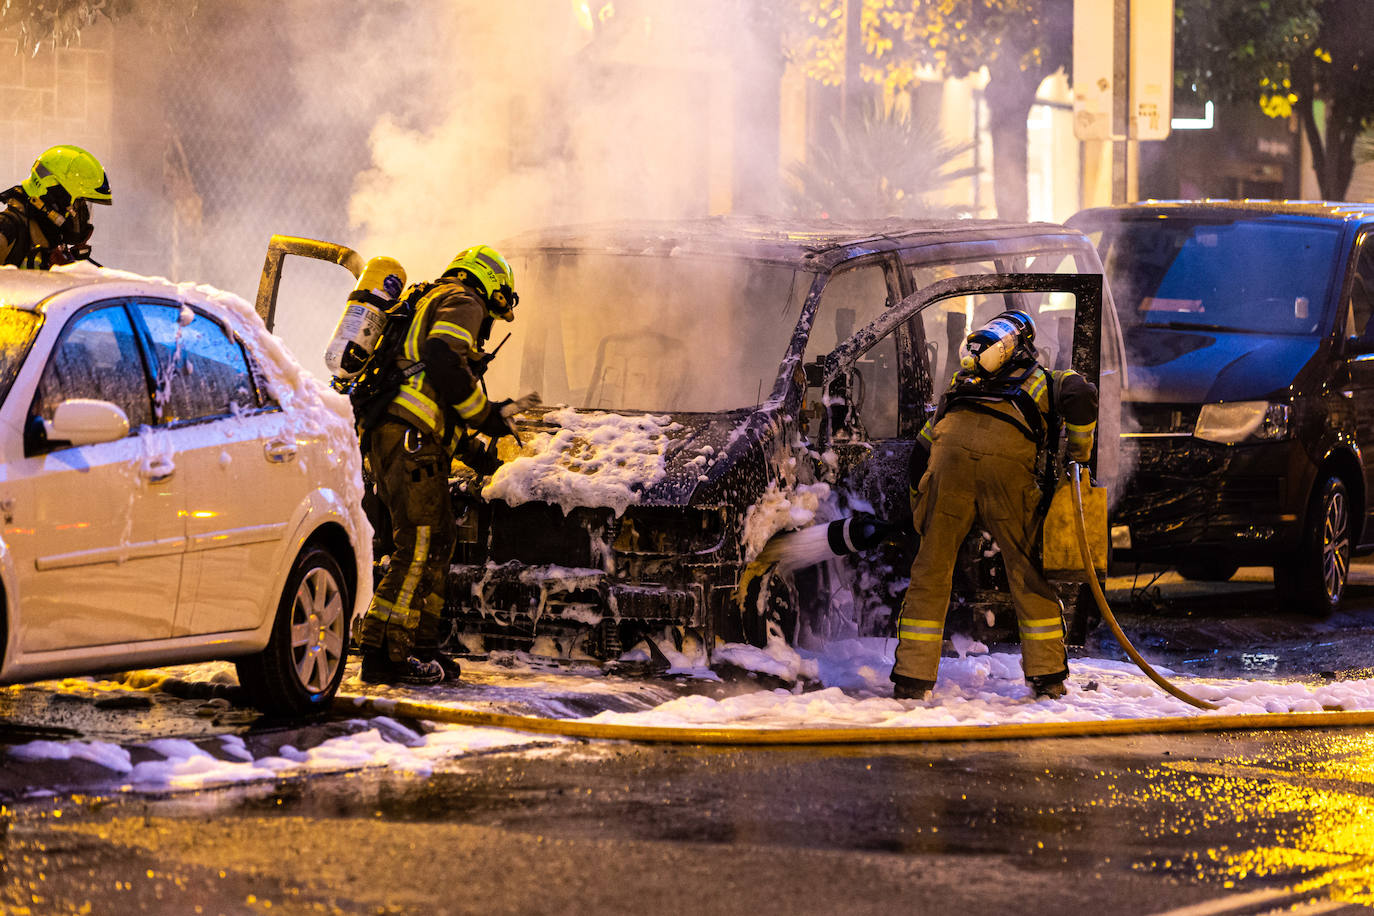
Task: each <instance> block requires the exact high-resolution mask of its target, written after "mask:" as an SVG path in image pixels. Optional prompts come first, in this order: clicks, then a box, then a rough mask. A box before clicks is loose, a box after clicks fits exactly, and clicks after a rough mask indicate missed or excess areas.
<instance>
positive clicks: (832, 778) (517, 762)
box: [0, 731, 1374, 916]
mask: <svg viewBox="0 0 1374 916" xmlns="http://www.w3.org/2000/svg"><path fill="white" fill-rule="evenodd" d="M1372 806H1374V736H1370V735H1366V734H1361V733H1354V732H1348V731H1347V732H1334V733H1323V734H1314V733H1306V732H1304V733H1282V734H1280V733H1258V734H1248V735H1232V736H1175V737H1168V738H1165V737H1150V736H1142V737H1133V738H1116V739H1111V740H1105V739H1065V740H1055V741H1029V742H1021V743H1011V742H1007V743H1000V742H999V743H994V744H979V745H977V746H974V745H947V746H940V747H935V746H928V745H927V746H913V747H900V748H883V749H878V750H874V749H870V748H844V749H833V748H832V749H817V748H811V749H808V748H793V749H788V750H771V751H757V750H754V751H750V750H737V749H708V748H690V747H686V748H676V747H675V748H656V747H642V746H632V745H623V744H617V743H598V744H581V743H571V744H558V745H549V746H545V747H543V748H542V749H540V750H535V751H531V750H530V749H528V748H526V749H523V750H522V751H521V752H519V753H495V754H489V755H484V756H480V757H477V758H474V759H471V760H468V761H467V762H466V763H465V764H464V766H463V767H462V769H461V770H460V771H458V772H452V773H443V774H435V775H433V776H431V777H429V778H426V779H414V778H406V777H404V776H403V775H400V774H388V773H386V772H376V771H372V772H368V773H363V774H352V775H347V776H335V777H329V778H323V779H314V780H311V781H309V782H296V783H290V784H286V785H275V786H252V787H246V788H239V789H235V790H232V791H220V792H204V793H195V794H193V795H192V796H190V797H185V796H182V797H177V798H169V799H157V798H152V799H123V800H118V799H110V798H101V797H77V798H74V799H63V800H58V799H53V800H51V801H50V802H47V803H44V804H36V803H30V804H28V805H26V806H25V807H24V808H23V809H22V810H20V811H11V812H9V814H8V817H7V819H6V823H5V825H4V826H5V829H4V835H3V840H4V850H5V861H6V865H5V871H4V881H3V883H0V911H3V912H20V911H21V910H20V909H19V907H27V908H28V909H25V910H22V912H32V913H73V912H92V913H127V912H148V913H178V914H179V913H192V912H205V913H321V912H324V913H477V912H482V913H548V912H559V913H620V912H636V913H642V912H656V911H670V912H701V913H745V912H748V913H758V914H770V913H778V914H789V916H791V914H796V913H799V912H814V913H822V912H835V913H840V912H843V913H875V914H886V916H890V914H892V913H897V912H900V913H915V914H926V913H930V914H937V913H938V914H947V913H951V912H962V911H966V910H969V911H976V912H979V913H1017V914H1038V913H1045V914H1061V913H1062V912H1064V911H1065V910H1066V908H1071V907H1080V908H1086V911H1088V912H1100V913H1113V914H1117V913H1120V914H1137V913H1138V914H1150V913H1174V914H1177V916H1183V914H1185V913H1187V914H1199V913H1209V914H1225V913H1261V912H1299V913H1317V912H1356V911H1357V910H1358V909H1359V907H1361V906H1362V905H1364V904H1369V903H1371V902H1374V827H1371V823H1374V818H1371V816H1370V815H1371V813H1374V812H1371V810H1370V809H1371V807H1372ZM5 906H8V907H10V909H8V910H6V909H4V907H5ZM1190 907H1191V908H1194V909H1189V908H1190ZM1290 908H1291V909H1290Z"/></svg>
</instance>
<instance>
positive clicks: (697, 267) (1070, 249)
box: [449, 218, 1120, 659]
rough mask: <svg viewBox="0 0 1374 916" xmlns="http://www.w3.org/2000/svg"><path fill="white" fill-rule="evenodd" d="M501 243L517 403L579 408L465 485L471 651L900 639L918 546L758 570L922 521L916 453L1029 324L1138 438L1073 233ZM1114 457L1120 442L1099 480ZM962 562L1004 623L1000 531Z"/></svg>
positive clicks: (660, 233) (463, 537) (912, 229)
mask: <svg viewBox="0 0 1374 916" xmlns="http://www.w3.org/2000/svg"><path fill="white" fill-rule="evenodd" d="M502 251H504V252H507V254H508V256H509V257H510V258H511V260H512V264H513V266H514V268H515V270H516V273H517V275H518V276H519V277H520V283H521V296H522V300H521V301H522V304H521V309H522V311H521V316H520V323H519V325H518V326H517V337H520V336H521V335H523V337H522V339H519V340H517V339H516V337H513V338H512V340H511V344H510V348H511V351H512V352H505V353H503V358H502V361H501V364H504V365H506V366H509V367H512V368H511V370H510V371H511V372H512V373H514V374H513V375H512V376H511V377H510V378H508V379H507V380H506V381H503V382H502V384H501V387H502V390H505V388H512V389H514V388H518V389H519V390H538V391H539V392H540V393H541V395H542V397H543V400H544V403H545V404H546V405H558V406H552V407H549V406H546V407H542V408H539V409H537V410H533V411H528V412H526V413H525V414H523V415H522V417H521V422H520V429H521V434H522V438H523V445H522V446H521V447H519V448H516V447H514V446H512V447H511V448H509V449H504V450H503V457H504V458H505V459H506V464H505V466H504V467H503V468H502V469H501V470H500V471H499V472H498V473H497V474H496V475H495V477H494V478H491V479H490V480H489V481H484V480H480V479H477V478H476V477H474V476H472V475H464V474H462V473H461V469H460V474H459V476H458V477H457V478H456V479H455V482H454V487H453V490H454V498H455V504H456V507H457V508H458V511H459V514H460V516H461V518H462V521H461V522H460V532H459V547H458V551H457V553H456V555H455V562H454V566H453V569H452V576H451V579H450V582H449V610H450V612H451V613H452V614H453V615H454V618H455V622H456V630H457V633H458V635H459V637H460V638H462V639H463V640H464V641H465V643H466V644H468V645H469V646H475V645H476V641H475V638H476V637H480V638H481V640H482V643H483V645H484V646H485V647H487V648H492V647H497V646H516V647H520V646H528V645H530V644H531V642H532V641H533V640H535V639H537V638H539V637H541V636H545V637H549V638H550V639H552V640H553V644H554V645H556V646H557V647H558V651H561V652H565V653H568V652H572V653H577V654H580V655H588V656H591V657H594V658H602V659H610V658H615V657H616V656H617V654H618V653H619V652H620V651H621V650H622V649H628V648H630V647H631V646H633V645H634V644H635V643H636V642H637V641H638V640H639V638H640V636H641V635H646V634H662V633H663V632H664V630H665V629H667V630H669V631H671V632H672V634H673V635H674V637H675V638H676V639H678V640H682V639H684V638H698V639H701V640H702V641H703V642H704V643H705V644H706V645H707V646H710V645H713V644H714V642H715V640H717V639H722V640H725V641H731V642H733V641H749V642H753V643H755V644H757V645H763V644H765V643H766V641H767V640H768V638H769V636H770V634H771V635H772V636H773V637H778V636H781V637H783V638H786V639H788V640H800V641H803V642H804V641H806V640H807V639H808V638H811V637H820V636H834V635H874V634H880V633H882V632H885V631H886V628H887V626H888V624H889V621H890V619H891V616H892V614H893V613H894V611H895V609H896V608H897V607H898V606H899V604H900V600H901V595H902V590H903V587H904V586H905V582H906V574H907V568H908V566H909V564H910V560H911V556H912V552H913V551H914V548H915V543H914V541H912V539H910V538H906V539H902V538H896V539H894V540H893V541H892V542H890V543H888V544H886V545H884V546H883V547H881V548H879V549H877V550H873V551H867V552H865V553H863V554H862V555H858V556H853V557H849V558H846V559H844V560H842V561H836V562H834V563H830V564H825V565H821V566H815V567H810V568H807V569H802V570H797V571H791V570H787V569H786V568H785V567H782V566H779V567H765V568H763V569H759V568H757V566H758V563H757V562H756V561H757V560H758V558H759V556H760V553H761V548H762V546H763V545H764V544H765V543H766V542H767V541H768V539H769V537H770V536H771V535H773V534H775V533H777V532H779V531H785V530H788V529H790V528H794V527H797V526H800V525H804V524H814V523H823V522H829V521H832V520H833V519H835V518H837V517H842V516H845V515H848V514H852V513H854V512H864V513H869V514H872V515H873V516H876V517H878V518H881V519H884V520H888V521H892V522H894V523H895V524H897V525H898V526H901V525H902V524H903V523H904V522H905V520H906V519H907V518H908V517H909V514H910V508H909V504H908V497H907V493H908V483H907V465H908V459H909V455H910V451H911V448H912V446H913V443H914V440H915V438H916V436H917V434H918V432H919V430H920V428H921V426H922V425H923V424H924V423H925V421H926V419H927V417H928V416H929V414H930V412H931V411H932V410H933V409H934V407H935V399H936V398H937V397H938V393H939V392H940V391H941V390H942V389H943V387H944V384H945V381H946V380H947V379H948V377H949V375H950V374H951V373H952V372H953V371H954V368H956V367H957V365H958V353H957V348H958V345H959V343H960V342H961V341H962V340H963V338H964V337H965V336H966V334H967V333H968V329H969V328H970V327H976V326H977V325H978V324H979V323H980V322H982V321H985V320H986V319H987V318H988V317H990V316H992V315H995V314H997V313H999V312H1001V311H1003V310H1005V309H1007V308H1012V307H1016V308H1022V309H1026V310H1028V311H1030V312H1032V313H1033V314H1034V315H1035V316H1036V320H1037V323H1038V325H1039V326H1040V327H1041V328H1042V331H1041V334H1040V337H1039V338H1038V339H1037V342H1038V343H1040V344H1041V349H1042V352H1043V353H1044V354H1045V357H1046V358H1047V359H1048V364H1052V365H1056V366H1060V367H1067V366H1069V365H1073V366H1074V368H1077V369H1079V370H1080V371H1083V372H1085V373H1087V374H1089V375H1090V377H1092V378H1094V379H1098V378H1099V376H1101V379H1102V381H1103V384H1104V392H1105V397H1104V405H1107V406H1104V410H1103V425H1104V427H1105V428H1106V429H1108V430H1110V433H1109V434H1108V435H1107V436H1104V438H1105V439H1106V441H1107V442H1109V443H1115V441H1116V435H1115V425H1114V420H1113V418H1112V416H1108V415H1109V414H1113V408H1111V407H1110V405H1112V404H1113V403H1114V399H1113V395H1112V392H1114V391H1115V388H1116V386H1117V385H1118V384H1119V377H1118V374H1119V365H1120V337H1119V333H1118V331H1117V327H1116V322H1115V318H1114V317H1113V316H1112V315H1111V312H1110V309H1109V308H1107V307H1104V306H1103V304H1102V297H1101V293H1100V286H1101V280H1100V276H1099V274H1100V264H1099V263H1098V261H1097V258H1096V254H1095V252H1094V251H1093V249H1092V247H1091V245H1090V244H1088V242H1087V240H1086V239H1085V238H1083V237H1082V236H1081V235H1080V234H1078V233H1076V232H1073V231H1070V230H1065V229H1064V228H1062V227H1059V226H1053V225H1049V224H1026V225H1021V224H1010V223H1000V222H981V221H969V220H963V221H942V222H928V223H912V222H902V223H896V222H883V223H877V224H866V225H858V226H845V225H831V224H821V225H818V226H806V227H802V226H797V225H794V224H785V225H784V224H778V223H759V222H745V221H740V220H736V219H732V218H725V219H709V220H700V221H694V222H686V223H681V222H679V223H671V224H633V225H626V224H619V225H603V226H595V227H585V228H569V229H562V230H556V231H546V232H541V233H537V234H530V235H527V236H524V237H521V238H517V239H514V240H507V241H505V242H503V243H502ZM1025 275H1030V276H1025ZM493 384H495V383H493ZM1114 462H1115V457H1114V454H1111V453H1110V449H1108V450H1105V451H1104V453H1103V454H1102V455H1100V456H1099V476H1100V477H1104V479H1110V477H1111V476H1112V473H1113V468H1114V466H1115V464H1114ZM965 560H966V562H965V563H963V564H961V568H960V571H959V581H957V582H956V584H955V588H956V592H957V593H958V596H959V599H960V600H963V601H965V603H966V604H967V606H968V607H969V609H970V610H972V608H973V602H974V600H975V596H974V593H975V590H976V589H979V588H982V589H991V591H990V592H989V591H981V592H979V593H978V598H977V600H978V601H980V602H982V603H983V604H985V605H987V606H988V607H992V608H994V609H995V608H998V607H1000V605H1001V599H1000V598H999V595H998V593H997V589H998V587H999V585H1002V587H1003V589H1004V582H1005V579H1004V577H1002V576H1001V574H1000V562H999V560H998V558H997V556H996V551H995V549H993V545H992V544H991V543H990V541H989V540H988V539H987V538H986V536H985V535H984V536H982V537H981V538H980V537H979V536H978V533H977V532H975V534H974V536H972V537H971V538H970V542H969V544H968V545H967V549H966V557H965ZM751 562H754V563H755V567H756V568H754V569H753V570H752V571H749V568H750V564H751ZM747 571H749V572H747ZM1007 606H1008V607H1009V604H1008V605H1007ZM973 619H974V620H976V621H978V622H980V623H982V622H984V621H985V620H990V619H991V618H990V617H988V616H987V615H985V614H977V615H974V616H973ZM546 645H548V644H547V643H546Z"/></svg>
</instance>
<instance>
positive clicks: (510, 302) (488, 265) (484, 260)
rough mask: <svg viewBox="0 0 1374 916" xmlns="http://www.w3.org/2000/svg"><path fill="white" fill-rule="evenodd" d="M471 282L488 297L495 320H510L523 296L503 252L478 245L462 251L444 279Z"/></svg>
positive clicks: (488, 246) (451, 263)
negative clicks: (517, 291)
mask: <svg viewBox="0 0 1374 916" xmlns="http://www.w3.org/2000/svg"><path fill="white" fill-rule="evenodd" d="M449 275H455V276H458V277H459V278H460V279H464V280H471V281H472V282H473V283H475V284H476V285H477V287H478V288H479V289H481V290H482V295H484V296H486V297H487V311H488V312H489V313H491V316H492V317H493V318H500V319H501V320H502V321H510V320H512V319H513V318H514V317H515V312H514V310H515V305H516V303H517V302H519V301H520V296H519V294H518V293H516V291H515V271H513V270H511V266H510V262H509V261H507V260H506V259H505V258H504V257H502V256H501V252H499V251H497V250H496V249H495V248H492V247H491V246H490V245H474V246H473V247H471V248H464V249H463V250H462V251H460V252H458V254H456V255H455V256H454V258H453V260H452V261H450V262H449V265H448V268H447V269H446V270H445V271H444V276H446V277H447V276H449Z"/></svg>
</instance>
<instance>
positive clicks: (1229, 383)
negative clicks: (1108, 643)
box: [1068, 200, 1374, 614]
mask: <svg viewBox="0 0 1374 916" xmlns="http://www.w3.org/2000/svg"><path fill="white" fill-rule="evenodd" d="M1068 225H1069V226H1071V227H1073V228H1076V229H1079V230H1080V231H1082V232H1084V233H1086V234H1087V235H1088V236H1089V237H1090V238H1091V239H1092V240H1093V241H1094V243H1095V244H1096V245H1097V248H1098V253H1099V255H1100V256H1101V259H1102V263H1103V267H1104V270H1105V271H1106V275H1107V281H1108V287H1109V288H1110V290H1111V294H1112V297H1113V298H1114V300H1115V303H1116V309H1117V312H1118V314H1119V316H1120V320H1121V325H1122V336H1123V338H1124V343H1125V347H1126V361H1127V374H1126V378H1125V387H1124V389H1123V392H1122V410H1123V417H1122V432H1121V437H1122V442H1121V446H1122V451H1121V462H1122V474H1121V477H1120V480H1121V481H1122V485H1121V491H1120V493H1119V495H1118V497H1117V500H1116V503H1115V505H1114V508H1113V510H1112V543H1113V548H1114V557H1115V558H1119V559H1124V560H1126V561H1132V560H1135V561H1142V562H1151V563H1165V564H1169V565H1172V566H1175V567H1177V568H1178V570H1179V571H1180V572H1181V573H1182V574H1183V575H1184V576H1186V577H1189V578H1196V579H1205V580H1223V579H1228V578H1230V577H1231V576H1232V575H1233V574H1234V573H1235V571H1236V569H1237V568H1238V567H1239V566H1251V565H1264V566H1272V567H1273V569H1274V583H1275V586H1276V588H1277V589H1278V592H1279V595H1280V597H1281V600H1282V601H1283V603H1284V604H1285V605H1287V606H1289V607H1292V608H1293V609H1295V610H1296V609H1300V610H1303V611H1307V612H1311V613H1316V614H1324V613H1328V612H1330V611H1331V610H1333V609H1335V608H1336V607H1337V606H1338V605H1339V604H1340V601H1341V595H1342V592H1343V591H1344V589H1345V584H1346V578H1347V573H1348V567H1349V562H1350V557H1351V555H1352V553H1362V552H1368V551H1370V550H1374V534H1371V526H1370V525H1369V524H1368V520H1369V513H1370V511H1371V500H1370V498H1369V490H1370V487H1369V473H1370V471H1369V466H1368V463H1367V462H1369V461H1370V460H1374V459H1371V458H1370V457H1369V456H1371V455H1374V325H1371V324H1370V322H1369V318H1370V311H1371V293H1372V292H1374V204H1346V203H1320V202H1304V201H1283V202H1276V201H1221V200H1204V201H1167V202H1164V201H1147V202H1143V203H1139V204H1131V205H1126V206H1121V207H1107V208H1097V209H1090V210H1084V211H1082V212H1080V213H1078V214H1076V215H1075V216H1074V217H1073V218H1072V219H1070V220H1069V221H1068Z"/></svg>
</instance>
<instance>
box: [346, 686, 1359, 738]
mask: <svg viewBox="0 0 1374 916" xmlns="http://www.w3.org/2000/svg"><path fill="white" fill-rule="evenodd" d="M334 712H336V713H338V714H341V715H357V714H359V713H370V714H373V715H384V716H400V717H403V718H412V719H426V720H429V721H431V722H446V723H449V724H453V725H471V726H475V727H481V728H504V729H510V730H512V731H522V732H535V733H538V734H546V735H560V736H562V737H565V738H599V739H605V740H612V741H638V742H642V743H645V744H711V745H732V746H740V747H744V746H749V747H783V746H796V745H829V744H914V743H925V742H936V741H939V742H948V741H1006V740H1010V739H1026V738H1087V737H1107V736H1112V735H1164V734H1178V733H1183V732H1221V731H1245V730H1255V731H1258V730H1263V729H1277V728H1357V727H1358V728H1368V727H1370V726H1374V710H1356V711H1351V712H1346V711H1342V710H1333V711H1326V712H1270V713H1241V714H1234V715H1217V716H1198V715H1190V716H1160V717H1157V718H1150V719H1089V720H1083V721H1073V722H1008V723H1005V724H1001V725H909V726H901V725H892V726H883V725H865V726H857V727H854V728H844V727H838V726H837V727H823V728H754V727H749V726H746V727H742V728H719V727H715V726H709V727H697V728H694V727H668V726H660V725H625V724H621V723H617V722H588V721H587V720H585V719H547V718H544V717H542V716H513V715H509V714H506V713H496V712H483V711H481V710H477V709H463V708H460V707H456V706H444V705H442V704H439V703H416V702H412V701H410V700H392V699H383V698H378V697H363V696H340V697H338V698H336V699H335V700H334Z"/></svg>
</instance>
